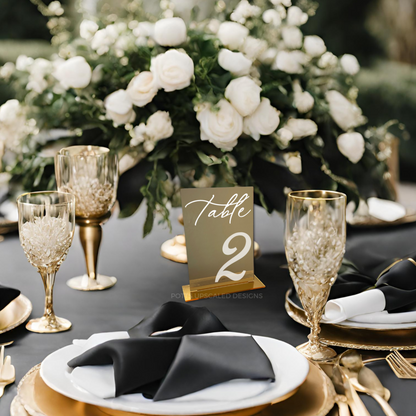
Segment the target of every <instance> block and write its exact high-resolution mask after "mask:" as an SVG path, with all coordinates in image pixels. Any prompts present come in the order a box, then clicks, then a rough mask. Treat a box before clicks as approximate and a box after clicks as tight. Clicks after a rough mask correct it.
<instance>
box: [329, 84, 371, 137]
mask: <svg viewBox="0 0 416 416" xmlns="http://www.w3.org/2000/svg"><path fill="white" fill-rule="evenodd" d="M325 98H326V100H327V101H328V103H329V113H330V114H331V117H332V118H333V120H334V121H335V123H337V124H338V126H339V127H341V128H342V130H345V131H347V130H349V129H352V128H354V127H357V126H361V125H362V124H364V123H365V122H366V119H365V117H364V116H363V115H362V112H361V108H360V107H358V105H356V104H353V103H351V102H350V101H348V100H347V98H345V97H344V96H343V95H342V94H341V93H340V92H338V91H335V90H332V91H328V92H327V93H326V94H325Z"/></svg>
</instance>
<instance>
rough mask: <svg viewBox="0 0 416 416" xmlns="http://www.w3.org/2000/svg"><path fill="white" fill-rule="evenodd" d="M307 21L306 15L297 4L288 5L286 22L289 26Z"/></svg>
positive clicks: (299, 24)
mask: <svg viewBox="0 0 416 416" xmlns="http://www.w3.org/2000/svg"><path fill="white" fill-rule="evenodd" d="M307 21H308V15H307V14H306V13H304V12H303V11H302V10H301V9H300V8H299V7H298V6H292V7H289V9H288V10H287V24H288V25H290V26H301V25H303V24H305V23H306V22H307Z"/></svg>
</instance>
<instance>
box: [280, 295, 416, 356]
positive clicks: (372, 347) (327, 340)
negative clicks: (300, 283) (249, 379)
mask: <svg viewBox="0 0 416 416" xmlns="http://www.w3.org/2000/svg"><path fill="white" fill-rule="evenodd" d="M289 292H290V289H289V290H288V291H287V292H286V295H285V309H286V312H287V314H288V315H289V317H290V318H291V319H293V320H294V321H295V322H297V323H298V324H300V325H303V326H306V327H308V325H307V323H306V321H305V317H304V316H301V315H303V314H304V312H303V310H302V309H300V308H298V307H296V308H294V307H293V306H292V304H291V303H289V302H288V296H289ZM326 328H331V329H335V330H336V331H339V332H340V335H339V336H345V337H346V338H345V340H344V339H343V340H337V339H333V338H332V337H329V336H328V334H327V330H326ZM321 329H322V332H321V338H320V339H321V341H322V342H323V343H324V344H326V345H330V346H332V347H342V348H353V349H359V350H369V351H392V350H394V349H396V350H401V351H410V350H416V345H399V344H396V345H387V343H377V344H364V343H361V344H360V343H359V342H355V341H354V340H349V339H348V333H350V334H351V333H352V334H354V333H356V335H357V337H359V334H360V333H361V334H363V333H365V332H370V333H371V332H373V333H374V332H376V333H377V334H381V335H383V333H385V334H386V335H389V336H392V335H393V337H394V335H396V336H397V333H398V332H401V333H403V332H410V331H412V332H416V329H401V330H389V329H388V330H377V331H373V330H371V329H363V328H359V329H355V328H349V327H348V328H347V327H340V326H336V325H332V324H324V325H322V326H321ZM395 333H396V334H395ZM373 339H374V338H373Z"/></svg>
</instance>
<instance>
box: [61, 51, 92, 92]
mask: <svg viewBox="0 0 416 416" xmlns="http://www.w3.org/2000/svg"><path fill="white" fill-rule="evenodd" d="M54 76H55V78H56V79H57V80H58V81H59V82H60V83H61V84H62V86H63V87H64V88H85V87H87V86H88V85H89V83H90V82H91V76H92V69H91V67H90V66H89V64H88V62H87V61H86V60H85V58H84V57H83V56H75V57H73V58H70V59H68V60H67V61H65V62H64V63H62V64H61V65H59V66H58V67H57V69H56V71H55V73H54Z"/></svg>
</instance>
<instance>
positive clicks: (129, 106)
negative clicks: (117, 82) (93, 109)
mask: <svg viewBox="0 0 416 416" xmlns="http://www.w3.org/2000/svg"><path fill="white" fill-rule="evenodd" d="M104 106H105V109H106V110H107V118H108V119H110V120H113V122H114V124H115V125H117V126H119V125H121V124H126V123H132V122H133V121H134V119H135V118H136V113H135V112H134V110H133V103H132V102H131V98H130V96H129V94H127V91H125V90H118V91H114V92H113V93H111V94H110V95H108V96H107V98H106V99H105V100H104Z"/></svg>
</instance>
